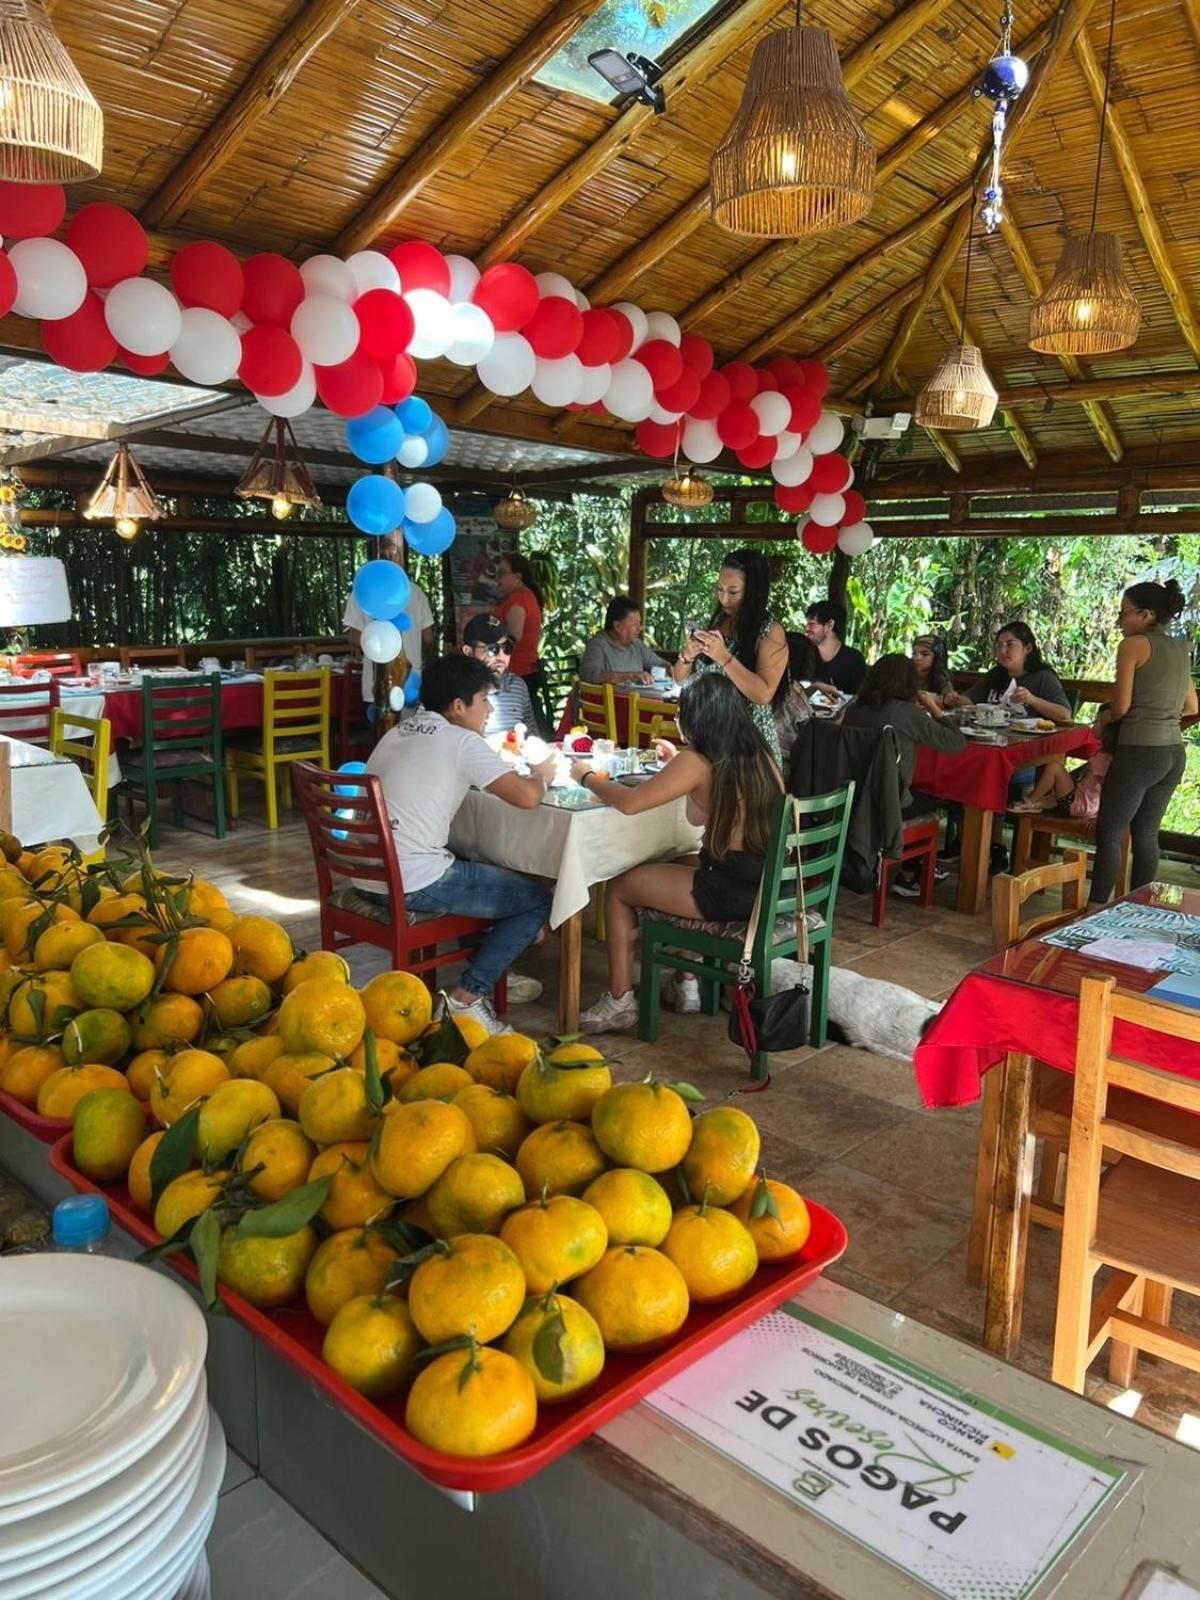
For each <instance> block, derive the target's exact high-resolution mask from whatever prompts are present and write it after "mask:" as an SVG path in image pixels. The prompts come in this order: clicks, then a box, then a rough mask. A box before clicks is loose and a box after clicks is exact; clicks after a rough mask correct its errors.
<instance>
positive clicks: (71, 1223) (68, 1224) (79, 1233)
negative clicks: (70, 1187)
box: [51, 1194, 108, 1250]
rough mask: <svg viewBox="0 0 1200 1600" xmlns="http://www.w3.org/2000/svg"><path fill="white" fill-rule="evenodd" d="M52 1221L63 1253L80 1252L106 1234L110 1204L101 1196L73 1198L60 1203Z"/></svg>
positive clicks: (56, 1207) (85, 1195) (74, 1195)
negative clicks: (68, 1251) (67, 1251)
mask: <svg viewBox="0 0 1200 1600" xmlns="http://www.w3.org/2000/svg"><path fill="white" fill-rule="evenodd" d="M51 1221H52V1225H53V1230H54V1243H55V1244H56V1245H57V1246H58V1248H59V1249H60V1250H81V1249H83V1248H84V1247H85V1246H87V1245H89V1244H98V1243H99V1242H100V1240H101V1239H103V1238H104V1236H105V1235H106V1234H107V1232H108V1201H107V1200H105V1198H104V1197H103V1195H99V1194H73V1195H71V1197H70V1198H69V1199H67V1200H60V1201H59V1202H58V1204H57V1205H56V1206H55V1208H54V1215H53V1217H52V1219H51Z"/></svg>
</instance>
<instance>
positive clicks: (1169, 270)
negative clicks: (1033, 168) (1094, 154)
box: [1075, 33, 1200, 361]
mask: <svg viewBox="0 0 1200 1600" xmlns="http://www.w3.org/2000/svg"><path fill="white" fill-rule="evenodd" d="M1075 60H1076V61H1077V62H1078V63H1079V68H1080V71H1081V72H1082V73H1083V76H1084V81H1085V82H1086V83H1087V86H1088V91H1089V93H1090V94H1091V97H1092V102H1093V104H1094V105H1095V107H1096V110H1097V112H1099V111H1100V108H1101V107H1102V106H1103V104H1104V72H1103V70H1102V69H1101V66H1100V63H1099V62H1098V61H1097V60H1096V52H1095V51H1094V50H1093V49H1092V46H1091V41H1090V40H1089V39H1088V38H1087V35H1086V34H1083V33H1080V34H1079V36H1078V37H1077V38H1076V40H1075ZM1106 128H1107V138H1108V148H1109V149H1110V150H1111V151H1112V153H1113V156H1114V158H1115V160H1116V163H1117V169H1118V171H1119V172H1120V174H1121V182H1122V183H1123V184H1124V186H1125V193H1126V195H1127V196H1128V198H1129V204H1130V206H1131V207H1132V208H1133V215H1134V218H1135V220H1136V222H1137V225H1138V232H1139V233H1140V234H1141V236H1142V242H1143V243H1144V244H1145V246H1146V249H1147V251H1148V253H1149V256H1150V259H1151V261H1152V262H1153V263H1154V270H1155V272H1157V273H1158V277H1159V281H1160V282H1161V283H1162V286H1163V288H1164V290H1165V291H1166V295H1167V299H1168V300H1169V301H1170V302H1171V311H1172V313H1173V314H1174V317H1175V321H1176V322H1177V323H1178V324H1179V331H1180V333H1182V335H1183V337H1184V340H1185V341H1186V343H1187V347H1188V349H1189V350H1190V351H1191V352H1192V355H1193V356H1194V357H1195V359H1196V360H1197V361H1200V317H1198V316H1197V312H1196V308H1195V306H1194V305H1193V304H1192V298H1191V295H1190V294H1189V293H1188V290H1187V286H1186V284H1185V283H1184V280H1183V278H1182V276H1181V275H1180V273H1179V270H1178V268H1177V267H1176V265H1175V262H1174V261H1173V260H1172V258H1171V252H1170V250H1169V249H1168V248H1167V241H1166V239H1165V238H1164V237H1163V232H1162V229H1161V228H1160V227H1159V225H1158V219H1157V217H1156V216H1155V214H1154V202H1153V201H1152V200H1151V198H1150V192H1149V190H1148V189H1147V188H1146V183H1145V179H1144V178H1143V177H1142V174H1141V169H1140V168H1139V166H1138V163H1137V158H1136V156H1135V155H1134V152H1133V144H1132V142H1131V140H1130V138H1129V134H1128V133H1127V132H1126V129H1125V124H1124V122H1123V121H1122V119H1121V114H1120V112H1119V111H1118V110H1117V108H1116V106H1115V105H1113V103H1112V100H1111V99H1110V100H1109V103H1108V116H1107V119H1106Z"/></svg>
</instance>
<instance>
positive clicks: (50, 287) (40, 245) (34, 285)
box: [8, 239, 167, 355]
mask: <svg viewBox="0 0 1200 1600" xmlns="http://www.w3.org/2000/svg"><path fill="white" fill-rule="evenodd" d="M8 259H9V261H10V262H11V263H12V269H13V271H14V272H15V273H16V275H17V298H16V299H15V300H14V301H13V310H14V311H16V312H17V313H18V314H19V315H20V316H22V317H37V318H38V320H39V321H43V322H58V321H59V320H60V319H61V318H63V317H69V316H70V315H71V314H72V312H75V311H78V310H79V308H80V306H81V305H82V304H83V302H84V297H85V296H86V294H87V274H86V273H85V272H84V270H83V264H82V263H81V261H80V259H79V257H78V256H77V255H76V254H75V252H74V250H70V249H68V248H67V246H66V245H65V244H62V243H60V241H59V240H57V239H18V240H17V242H16V244H14V245H13V246H12V247H11V249H10V250H9V252H8ZM121 342H122V343H124V340H122V341H121ZM125 348H126V349H129V348H130V346H128V345H126V346H125ZM166 348H167V347H166V345H165V344H164V345H160V346H159V347H158V349H156V350H148V351H146V354H147V355H158V354H159V353H160V352H161V351H162V350H165V349H166Z"/></svg>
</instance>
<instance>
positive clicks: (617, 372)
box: [604, 359, 654, 422]
mask: <svg viewBox="0 0 1200 1600" xmlns="http://www.w3.org/2000/svg"><path fill="white" fill-rule="evenodd" d="M604 404H605V405H606V406H607V407H608V409H609V410H610V411H611V412H612V414H613V416H614V417H620V418H621V420H622V422H641V421H642V420H643V419H644V418H646V417H648V416H649V415H650V408H651V406H653V404H654V379H653V378H652V377H651V376H650V374H649V372H648V371H647V370H646V368H645V367H644V366H643V365H642V363H641V362H640V361H630V360H628V359H626V360H624V361H618V362H616V363H615V364H614V366H613V369H612V377H611V378H610V380H609V384H608V388H607V389H606V390H605V392H604Z"/></svg>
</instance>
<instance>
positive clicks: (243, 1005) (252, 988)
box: [208, 973, 275, 1028]
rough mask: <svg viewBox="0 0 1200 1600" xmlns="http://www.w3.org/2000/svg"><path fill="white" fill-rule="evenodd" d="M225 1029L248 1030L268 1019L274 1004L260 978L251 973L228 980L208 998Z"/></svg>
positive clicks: (223, 981) (224, 980)
mask: <svg viewBox="0 0 1200 1600" xmlns="http://www.w3.org/2000/svg"><path fill="white" fill-rule="evenodd" d="M208 998H209V999H210V1000H211V1001H212V1005H213V1010H214V1011H215V1012H216V1016H217V1021H218V1022H219V1023H220V1025H221V1027H222V1028H249V1027H252V1026H253V1025H254V1024H255V1023H258V1022H261V1021H262V1020H263V1018H264V1017H266V1016H267V1015H268V1013H269V1012H270V1010H271V1007H272V1006H273V1005H274V1003H275V1002H274V1000H273V999H272V996H271V991H270V989H268V988H267V986H266V984H265V983H264V982H263V981H262V979H261V978H256V977H252V976H251V975H250V974H249V973H242V974H239V975H238V976H237V977H233V978H225V979H223V980H222V982H220V983H219V984H217V986H216V988H215V989H214V990H213V991H212V993H211V994H210V995H209V997H208Z"/></svg>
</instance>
